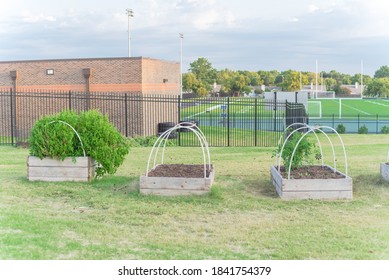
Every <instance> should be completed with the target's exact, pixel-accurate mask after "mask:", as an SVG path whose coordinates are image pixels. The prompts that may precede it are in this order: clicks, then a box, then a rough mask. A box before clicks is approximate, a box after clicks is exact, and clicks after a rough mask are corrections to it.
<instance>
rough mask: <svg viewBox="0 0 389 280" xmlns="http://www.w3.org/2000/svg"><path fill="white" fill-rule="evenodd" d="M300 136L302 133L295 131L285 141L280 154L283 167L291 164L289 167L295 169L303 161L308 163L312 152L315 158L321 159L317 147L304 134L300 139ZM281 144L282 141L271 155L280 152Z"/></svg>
mask: <svg viewBox="0 0 389 280" xmlns="http://www.w3.org/2000/svg"><path fill="white" fill-rule="evenodd" d="M301 137H303V134H302V133H298V132H296V133H294V134H293V135H292V136H291V137H290V138H289V139H288V141H287V142H286V143H285V147H284V150H283V151H282V155H281V158H282V160H283V164H284V166H285V168H289V166H290V165H291V169H296V168H297V167H299V166H302V165H303V164H304V163H310V162H309V160H310V155H312V154H314V157H315V159H316V160H320V159H321V154H320V151H319V149H317V147H316V145H315V144H314V143H311V142H310V141H309V139H308V138H307V137H306V136H305V137H304V138H302V139H301ZM300 139H301V141H300V143H299V145H298V146H297V148H296V151H295V153H294V156H293V159H292V155H293V151H294V149H295V147H296V145H297V143H298V142H299V140H300ZM282 145H283V143H281V144H280V145H278V147H277V148H276V150H275V151H274V153H273V156H274V155H275V154H280V152H281V148H282Z"/></svg>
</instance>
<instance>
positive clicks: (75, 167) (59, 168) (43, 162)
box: [27, 156, 96, 182]
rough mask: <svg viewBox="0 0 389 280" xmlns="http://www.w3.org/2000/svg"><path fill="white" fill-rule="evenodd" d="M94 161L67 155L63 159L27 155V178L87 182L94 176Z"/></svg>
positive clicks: (88, 158) (31, 179)
mask: <svg viewBox="0 0 389 280" xmlns="http://www.w3.org/2000/svg"><path fill="white" fill-rule="evenodd" d="M95 169H96V162H95V161H94V160H92V159H91V158H90V157H76V158H72V157H67V158H65V159H64V160H63V161H62V160H56V159H52V158H43V159H40V158H38V157H34V156H29V157H28V158H27V179H28V180H30V181H48V182H59V181H75V182H88V181H91V180H92V179H93V178H94V176H95Z"/></svg>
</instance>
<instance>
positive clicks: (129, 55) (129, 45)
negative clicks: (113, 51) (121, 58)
mask: <svg viewBox="0 0 389 280" xmlns="http://www.w3.org/2000/svg"><path fill="white" fill-rule="evenodd" d="M126 12H127V16H128V57H131V35H130V17H133V16H134V12H133V11H132V9H126Z"/></svg>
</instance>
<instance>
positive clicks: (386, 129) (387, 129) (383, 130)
mask: <svg viewBox="0 0 389 280" xmlns="http://www.w3.org/2000/svg"><path fill="white" fill-rule="evenodd" d="M381 133H382V134H389V127H387V126H386V125H384V126H383V127H382V128H381Z"/></svg>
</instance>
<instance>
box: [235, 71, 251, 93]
mask: <svg viewBox="0 0 389 280" xmlns="http://www.w3.org/2000/svg"><path fill="white" fill-rule="evenodd" d="M249 83H250V79H249V78H248V77H246V76H244V75H242V74H239V73H236V74H235V76H234V78H233V80H232V86H231V90H232V91H233V94H234V95H237V96H239V95H241V94H242V93H243V92H249V91H250V88H249V86H248V85H249Z"/></svg>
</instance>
